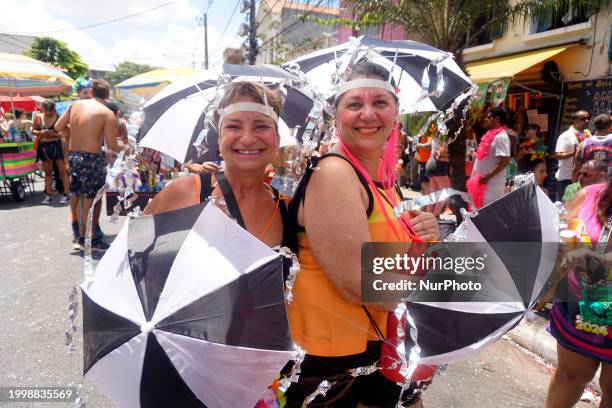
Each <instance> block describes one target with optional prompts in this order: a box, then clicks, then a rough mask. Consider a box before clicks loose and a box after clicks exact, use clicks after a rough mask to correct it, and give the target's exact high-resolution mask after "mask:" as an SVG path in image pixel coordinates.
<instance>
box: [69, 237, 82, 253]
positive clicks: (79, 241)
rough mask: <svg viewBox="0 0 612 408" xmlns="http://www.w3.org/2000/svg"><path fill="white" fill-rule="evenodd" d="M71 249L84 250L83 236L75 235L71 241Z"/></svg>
mask: <svg viewBox="0 0 612 408" xmlns="http://www.w3.org/2000/svg"><path fill="white" fill-rule="evenodd" d="M72 249H74V250H75V251H84V250H85V238H79V237H77V238H76V239H75V240H73V241H72Z"/></svg>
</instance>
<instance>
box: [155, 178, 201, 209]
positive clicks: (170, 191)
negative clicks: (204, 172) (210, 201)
mask: <svg viewBox="0 0 612 408" xmlns="http://www.w3.org/2000/svg"><path fill="white" fill-rule="evenodd" d="M195 177H198V176H195ZM195 177H181V178H179V179H176V180H173V181H172V182H170V183H169V184H168V185H167V186H166V187H164V189H163V190H162V191H160V192H159V193H158V194H157V195H156V196H155V198H154V199H153V200H152V201H151V202H149V204H148V205H147V206H146V207H145V210H144V213H145V214H146V215H150V214H159V213H162V212H166V211H172V210H178V209H179V208H185V207H190V206H192V205H196V204H199V203H200V197H199V195H198V194H197V193H198V191H197V186H196V183H197V181H196V180H195Z"/></svg>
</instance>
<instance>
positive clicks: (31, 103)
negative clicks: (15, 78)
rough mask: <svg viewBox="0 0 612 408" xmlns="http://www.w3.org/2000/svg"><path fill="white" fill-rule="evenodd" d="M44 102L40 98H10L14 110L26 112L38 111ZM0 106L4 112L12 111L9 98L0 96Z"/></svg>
mask: <svg viewBox="0 0 612 408" xmlns="http://www.w3.org/2000/svg"><path fill="white" fill-rule="evenodd" d="M44 101H45V98H43V97H42V96H16V97H14V98H12V103H13V106H14V107H15V109H22V110H24V111H26V112H34V111H39V110H40V105H41V104H42V103H43V102H44ZM0 106H2V109H4V111H5V112H8V111H10V110H11V109H12V107H11V97H10V96H2V95H0Z"/></svg>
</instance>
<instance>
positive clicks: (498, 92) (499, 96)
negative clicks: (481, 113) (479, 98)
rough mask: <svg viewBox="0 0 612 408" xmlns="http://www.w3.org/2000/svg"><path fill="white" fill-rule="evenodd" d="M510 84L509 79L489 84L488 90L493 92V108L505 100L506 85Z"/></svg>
mask: <svg viewBox="0 0 612 408" xmlns="http://www.w3.org/2000/svg"><path fill="white" fill-rule="evenodd" d="M509 83H510V80H509V79H499V80H497V81H495V82H491V84H490V85H489V88H490V89H491V91H492V92H493V101H492V102H493V106H498V105H499V104H501V103H502V102H503V101H504V100H506V95H507V93H508V84H509Z"/></svg>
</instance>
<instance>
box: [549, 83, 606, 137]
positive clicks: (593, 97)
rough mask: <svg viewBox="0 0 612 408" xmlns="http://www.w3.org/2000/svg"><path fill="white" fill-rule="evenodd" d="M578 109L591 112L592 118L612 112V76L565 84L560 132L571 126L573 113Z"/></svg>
mask: <svg viewBox="0 0 612 408" xmlns="http://www.w3.org/2000/svg"><path fill="white" fill-rule="evenodd" d="M577 110H585V111H587V112H589V113H590V114H591V118H594V117H595V116H597V115H601V114H602V113H607V114H612V77H607V78H600V79H590V80H587V81H572V82H565V83H564V84H563V104H562V106H561V123H560V127H559V133H560V132H563V131H564V130H565V129H567V128H568V127H570V126H571V124H572V113H573V112H575V111H577ZM591 123H592V122H591Z"/></svg>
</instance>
